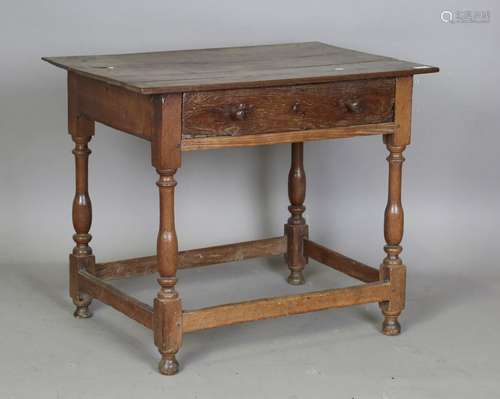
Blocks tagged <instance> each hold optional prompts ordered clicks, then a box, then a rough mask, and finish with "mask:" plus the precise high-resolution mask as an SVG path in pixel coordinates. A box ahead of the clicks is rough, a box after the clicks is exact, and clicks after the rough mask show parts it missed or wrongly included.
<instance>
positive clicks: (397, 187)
mask: <svg viewBox="0 0 500 399" xmlns="http://www.w3.org/2000/svg"><path fill="white" fill-rule="evenodd" d="M387 149H388V150H389V152H390V154H389V156H388V157H387V161H388V162H389V194H388V200H387V206H386V208H385V218H384V236H385V241H386V243H387V244H386V245H385V247H384V251H385V252H386V254H387V256H386V257H385V259H384V261H383V263H382V265H381V266H380V278H381V280H383V281H389V282H390V284H391V297H390V299H389V300H388V301H385V302H381V303H380V308H381V310H382V313H383V314H384V322H383V324H382V332H383V333H384V334H385V335H398V334H399V333H400V332H401V325H400V324H399V321H398V317H399V315H400V314H401V312H402V310H403V309H404V307H405V287H406V266H405V265H403V262H402V260H401V258H400V257H399V254H400V253H401V250H402V248H401V246H400V243H401V240H402V238H403V226H404V215H403V207H402V204H401V175H402V166H403V161H404V157H403V151H404V149H405V146H404V145H393V144H391V143H387Z"/></svg>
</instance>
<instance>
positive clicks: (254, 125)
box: [182, 79, 395, 138]
mask: <svg viewBox="0 0 500 399" xmlns="http://www.w3.org/2000/svg"><path fill="white" fill-rule="evenodd" d="M394 86H395V82H394V79H370V80H357V81H350V82H335V83H321V84H313V85H299V86H288V87H268V88H258V89H236V90H217V91H208V92H207V91H204V92H196V93H186V94H184V98H183V112H182V115H183V126H182V135H183V137H184V138H190V137H197V136H239V135H247V134H262V133H271V132H286V131H299V130H311V129H328V128H333V127H338V126H352V125H365V124H371V123H384V122H391V121H392V120H393V106H394Z"/></svg>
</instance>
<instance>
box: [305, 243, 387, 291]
mask: <svg viewBox="0 0 500 399" xmlns="http://www.w3.org/2000/svg"><path fill="white" fill-rule="evenodd" d="M304 254H305V255H306V256H309V257H311V258H313V259H314V260H316V261H318V262H319V263H322V264H324V265H326V266H329V267H331V268H332V269H335V270H338V271H339V272H342V273H344V274H347V275H348V276H351V277H353V278H356V279H358V280H360V281H364V282H365V283H371V282H374V281H377V280H379V270H378V269H375V268H373V267H371V266H368V265H365V264H363V263H361V262H358V261H357V260H354V259H351V258H348V257H347V256H345V255H342V254H340V253H338V252H335V251H332V250H331V249H329V248H326V247H324V246H323V245H320V244H317V243H315V242H314V241H311V240H307V239H306V240H304Z"/></svg>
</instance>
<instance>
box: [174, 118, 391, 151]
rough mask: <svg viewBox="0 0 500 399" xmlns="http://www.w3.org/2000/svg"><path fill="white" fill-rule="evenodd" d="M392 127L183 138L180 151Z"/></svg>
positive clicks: (365, 133)
mask: <svg viewBox="0 0 500 399" xmlns="http://www.w3.org/2000/svg"><path fill="white" fill-rule="evenodd" d="M394 127H395V125H394V123H392V122H389V123H377V124H373V125H359V126H346V127H336V128H333V129H320V130H308V131H305V132H282V133H268V134H255V135H246V136H227V137H204V138H196V139H183V140H182V143H181V148H182V151H199V150H213V149H219V148H234V147H255V146H259V145H271V144H287V143H297V142H304V141H317V140H328V139H342V138H349V137H356V136H376V135H391V134H392V133H394ZM384 137H385V136H384Z"/></svg>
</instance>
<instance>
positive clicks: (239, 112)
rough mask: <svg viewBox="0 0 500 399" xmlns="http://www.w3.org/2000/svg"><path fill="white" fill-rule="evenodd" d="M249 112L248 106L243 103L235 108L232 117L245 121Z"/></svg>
mask: <svg viewBox="0 0 500 399" xmlns="http://www.w3.org/2000/svg"><path fill="white" fill-rule="evenodd" d="M248 110H249V107H248V105H246V104H243V103H241V104H238V105H237V106H236V107H234V108H233V112H232V113H231V116H232V118H233V119H235V120H238V121H244V120H245V119H247V116H248Z"/></svg>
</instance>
